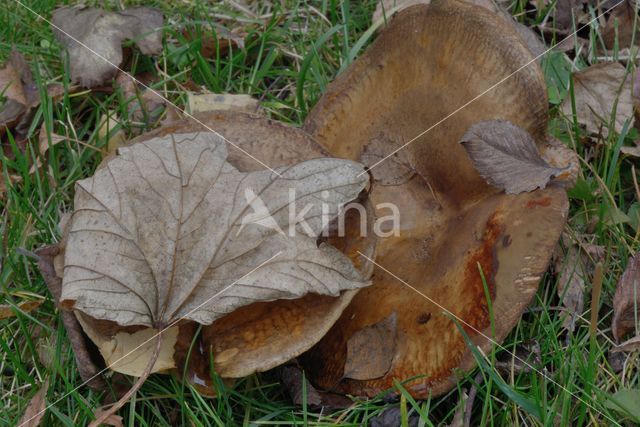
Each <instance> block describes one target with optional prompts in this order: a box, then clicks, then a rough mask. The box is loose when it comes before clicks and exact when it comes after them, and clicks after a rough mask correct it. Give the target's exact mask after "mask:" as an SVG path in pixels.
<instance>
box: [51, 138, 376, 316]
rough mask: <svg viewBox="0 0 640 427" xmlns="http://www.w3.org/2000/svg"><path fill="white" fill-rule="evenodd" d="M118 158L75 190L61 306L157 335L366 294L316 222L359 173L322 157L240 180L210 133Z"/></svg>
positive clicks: (351, 188)
mask: <svg viewBox="0 0 640 427" xmlns="http://www.w3.org/2000/svg"><path fill="white" fill-rule="evenodd" d="M119 151H120V155H119V156H118V157H115V158H113V159H111V160H109V161H107V162H106V164H105V165H104V166H103V167H102V168H99V169H98V170H97V171H96V173H95V175H94V176H93V177H91V178H88V179H85V180H82V181H79V182H78V183H77V186H76V196H75V211H74V214H73V217H72V219H71V224H70V231H69V239H68V243H67V249H66V253H65V270H64V278H63V289H62V300H63V302H64V303H66V305H67V306H71V305H73V307H74V308H75V309H78V310H81V311H83V312H85V313H86V314H89V315H90V316H92V317H94V318H97V319H105V320H111V321H114V322H117V323H118V324H120V325H145V326H150V327H156V328H157V327H161V326H165V325H168V324H170V323H171V322H173V321H175V320H177V319H180V318H183V317H185V318H188V319H191V320H195V321H197V322H199V323H203V324H209V323H211V322H213V321H214V320H215V319H217V318H220V317H222V316H224V315H225V314H228V313H230V312H232V311H234V310H235V309H236V308H239V307H241V306H245V305H248V304H250V303H252V302H256V301H270V300H275V299H291V298H299V297H302V296H304V295H305V294H307V293H310V292H311V293H316V294H324V295H333V296H336V295H338V294H339V293H340V292H341V291H342V290H345V289H355V288H360V287H362V286H365V285H367V282H366V281H364V280H363V279H362V278H361V276H360V274H359V273H358V271H357V270H356V269H355V268H354V266H353V265H352V264H351V262H350V261H349V259H348V258H347V257H346V256H345V255H343V254H342V253H340V252H339V251H338V250H336V249H335V248H333V247H331V246H329V245H326V244H322V245H320V246H319V247H318V246H317V244H316V239H317V236H318V235H319V234H320V232H321V231H322V229H323V228H324V226H325V225H326V222H325V221H326V219H327V218H326V217H328V218H329V219H330V218H333V217H335V216H336V215H337V214H338V213H339V209H340V207H341V206H342V205H343V204H345V203H346V202H349V201H350V200H353V199H354V198H355V197H356V196H357V195H358V194H359V193H360V191H361V190H362V189H363V188H364V187H365V185H366V184H367V182H368V177H367V176H366V174H363V173H362V172H363V170H364V169H363V167H362V166H361V165H360V164H358V163H355V162H351V161H347V160H339V159H330V158H320V159H315V160H310V161H306V162H302V163H299V164H296V165H293V166H288V167H283V168H279V169H278V170H279V175H278V174H276V173H274V172H272V171H268V170H266V171H259V172H251V173H242V172H239V171H238V170H237V169H236V168H235V167H233V166H232V165H231V164H230V163H228V162H227V161H226V158H227V146H226V145H225V143H223V141H222V140H221V139H220V138H219V137H218V136H216V135H214V134H212V133H194V134H173V135H168V136H166V137H159V138H154V139H151V140H148V141H144V142H140V143H138V144H134V145H132V146H131V147H127V148H122V149H120V150H119ZM291 192H294V193H295V195H296V197H295V200H293V201H291V200H290V193H291ZM292 212H293V213H294V215H291V213H292ZM261 214H265V215H264V216H261ZM266 214H269V215H266ZM323 217H325V218H323ZM323 220H324V221H323ZM305 221H306V222H305Z"/></svg>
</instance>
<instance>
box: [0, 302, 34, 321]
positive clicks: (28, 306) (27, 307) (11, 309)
mask: <svg viewBox="0 0 640 427" xmlns="http://www.w3.org/2000/svg"><path fill="white" fill-rule="evenodd" d="M41 305H42V300H34V301H22V302H21V303H19V304H17V309H18V310H19V311H21V312H23V313H29V312H30V311H32V310H34V309H36V308H38V307H40V306H41ZM15 310H16V307H15V306H13V305H10V304H0V320H2V319H8V318H9V317H14V316H15V315H16V311H15Z"/></svg>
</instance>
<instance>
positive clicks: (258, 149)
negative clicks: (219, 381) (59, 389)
mask: <svg viewBox="0 0 640 427" xmlns="http://www.w3.org/2000/svg"><path fill="white" fill-rule="evenodd" d="M196 117H197V118H198V119H199V120H200V121H201V122H203V123H205V124H206V125H207V126H209V127H210V128H212V129H215V130H216V131H217V132H219V133H220V134H222V135H224V136H225V138H227V139H228V140H229V141H231V142H232V143H233V144H235V145H236V146H238V147H240V148H242V150H245V151H246V152H247V153H249V154H251V155H252V156H254V157H255V158H257V159H259V160H260V161H262V162H264V163H265V164H267V165H269V166H270V167H272V168H276V167H279V166H284V165H289V164H292V163H296V162H301V161H304V160H309V159H313V158H318V157H327V156H328V154H327V152H326V151H324V150H323V149H322V148H321V147H320V146H319V145H318V144H317V143H316V142H315V141H314V140H313V138H311V137H310V136H309V135H308V134H307V133H305V132H304V131H302V130H300V129H296V128H292V127H290V126H286V125H284V124H282V123H279V122H276V121H272V120H268V119H266V118H264V117H263V116H259V115H250V114H245V113H239V112H232V111H219V112H209V113H203V114H199V115H196ZM197 131H205V132H206V130H203V129H202V126H201V125H200V124H198V123H197V122H195V121H193V120H191V119H188V120H182V121H179V122H175V123H172V124H170V125H167V126H164V127H162V128H160V129H157V130H155V131H152V132H149V133H146V134H144V135H141V136H140V137H138V138H135V139H133V140H132V141H131V144H134V143H137V142H141V141H145V140H149V139H151V138H155V137H161V136H164V135H168V134H171V133H191V132H197ZM227 160H228V161H229V162H230V163H231V164H233V165H234V166H235V167H237V168H238V169H240V170H241V171H245V172H246V171H254V170H262V169H264V166H263V165H260V164H259V163H258V162H257V161H255V160H253V159H251V158H250V157H249V156H247V154H245V153H243V152H242V151H240V150H238V149H236V148H233V147H232V146H230V147H229V157H228V159H227ZM354 226H357V224H356V223H355V222H354ZM374 247H375V240H374V239H372V238H368V239H361V238H360V237H359V236H353V238H352V239H349V240H348V244H347V245H346V246H345V247H344V248H340V249H341V250H343V252H344V253H345V254H347V255H348V256H349V257H350V258H351V259H352V260H353V261H354V264H355V265H356V267H358V268H359V269H360V271H361V272H362V274H363V276H365V277H368V276H370V275H371V272H372V271H373V268H372V267H371V266H370V265H367V263H363V262H362V260H361V259H359V257H358V255H357V251H366V252H367V253H369V254H370V255H373V250H374ZM356 293H357V291H345V292H343V293H342V295H341V296H339V297H331V296H319V295H315V294H308V295H306V296H305V297H303V298H300V299H295V300H276V301H271V302H259V303H254V304H251V305H247V306H244V307H242V308H240V309H238V310H237V311H235V312H233V313H231V314H229V315H227V316H225V317H223V318H220V319H218V320H216V321H215V322H214V323H212V324H211V325H208V326H203V327H202V336H201V342H200V343H201V345H196V346H195V347H194V349H193V350H192V355H191V357H192V359H191V361H190V362H189V367H190V368H194V369H195V372H194V371H193V370H191V369H190V371H191V375H192V379H194V380H196V382H197V383H198V382H199V383H200V384H202V383H203V382H205V383H206V382H207V379H208V378H210V375H209V373H208V372H207V369H208V367H209V366H210V365H209V355H210V354H213V356H214V366H215V369H216V372H217V373H218V374H219V375H221V376H222V377H226V378H236V377H242V376H246V375H249V374H252V373H254V372H260V371H265V370H267V369H271V368H273V367H275V366H277V365H280V364H282V363H284V362H286V361H288V360H290V359H292V358H294V357H296V356H298V355H299V354H300V353H302V352H304V351H306V350H308V349H309V348H310V347H311V346H312V345H313V344H315V343H317V342H318V340H320V338H321V337H322V336H323V335H324V334H325V333H326V332H327V331H328V329H329V328H330V327H331V325H333V323H334V322H335V321H336V320H337V319H338V317H339V316H340V314H341V313H342V311H343V310H344V308H345V307H346V306H347V305H348V304H349V302H350V301H351V299H352V298H353V296H354V295H355V294H356ZM81 320H82V322H83V326H84V327H85V329H86V330H87V331H88V333H90V336H91V338H92V340H93V341H94V342H100V343H106V344H105V347H108V353H104V352H103V356H104V357H105V358H111V359H114V360H115V359H117V357H120V356H122V355H124V354H127V353H128V352H129V351H131V350H133V348H134V347H135V346H137V345H138V344H139V343H140V338H137V339H136V338H135V337H134V338H129V334H131V333H134V332H137V333H138V334H140V328H124V327H121V326H118V325H117V324H115V323H114V322H108V321H104V320H103V321H96V320H93V319H91V318H88V316H81ZM191 323H193V322H183V323H182V324H181V325H180V330H179V332H178V331H177V328H178V327H174V328H173V329H174V330H175V331H174V332H173V334H174V335H175V336H173V338H172V339H173V341H171V340H166V342H169V343H170V345H171V346H173V345H174V344H175V348H176V354H175V355H174V354H173V352H165V353H161V356H163V354H166V355H167V356H165V357H172V356H173V357H174V358H175V359H176V360H175V361H173V360H160V361H159V362H156V365H157V366H161V367H164V368H166V367H171V366H172V365H176V366H178V367H179V368H183V367H184V366H183V365H184V363H185V357H186V356H185V355H186V353H187V352H188V351H189V347H190V345H191V340H192V338H193V335H194V333H195V330H196V328H195V325H192V324H191ZM118 333H120V334H121V335H120V336H118V338H117V339H116V340H114V337H116V335H117V334H118ZM176 340H177V342H176ZM118 345H120V346H121V347H122V348H116V347H117V346H118ZM125 347H126V348H125ZM209 349H211V350H212V352H211V353H210V352H209ZM149 351H151V347H149ZM114 354H115V355H116V356H113V355H114ZM117 355H119V356H117ZM136 359H142V363H135V364H134V363H122V364H121V366H122V372H123V373H127V374H132V375H135V372H137V371H139V370H140V369H143V368H144V366H146V364H147V360H148V359H147V358H145V357H141V356H139V355H136ZM181 365H182V366H181ZM113 369H114V370H118V369H119V366H118V365H116V366H114V367H113ZM182 372H183V371H182V369H179V373H180V374H182ZM194 375H195V376H197V378H196V377H194Z"/></svg>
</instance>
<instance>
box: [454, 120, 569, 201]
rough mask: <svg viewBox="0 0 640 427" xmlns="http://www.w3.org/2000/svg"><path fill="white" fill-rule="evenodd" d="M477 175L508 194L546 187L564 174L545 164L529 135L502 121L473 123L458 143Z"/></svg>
mask: <svg viewBox="0 0 640 427" xmlns="http://www.w3.org/2000/svg"><path fill="white" fill-rule="evenodd" d="M460 142H461V143H462V145H463V146H464V148H465V149H466V150H467V154H468V155H469V157H470V158H471V161H472V162H473V164H474V166H475V168H476V169H477V171H478V173H479V174H480V176H482V177H483V178H484V179H486V180H487V182H488V183H489V184H491V185H494V186H496V187H498V188H501V189H503V190H505V191H506V193H507V194H518V193H523V192H525V191H533V190H535V189H537V188H545V187H546V186H547V183H548V182H549V180H550V179H551V178H552V177H554V176H555V175H558V174H559V173H561V172H562V171H563V169H560V168H554V167H552V166H550V165H549V164H547V162H545V161H544V160H543V159H542V157H540V153H538V148H537V147H536V144H535V142H534V141H533V139H532V138H531V136H530V135H529V134H528V133H527V132H526V131H525V130H524V129H522V128H520V127H518V126H516V125H514V124H513V123H510V122H508V121H505V120H487V121H484V122H480V123H476V124H475V125H473V126H471V128H470V129H469V130H468V131H467V133H465V134H464V136H463V137H462V140H461V141H460Z"/></svg>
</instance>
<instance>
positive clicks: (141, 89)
mask: <svg viewBox="0 0 640 427" xmlns="http://www.w3.org/2000/svg"><path fill="white" fill-rule="evenodd" d="M153 80H154V79H153V78H152V77H150V75H148V74H147V75H143V76H137V77H136V80H133V79H132V78H131V77H129V75H128V74H125V73H120V74H119V75H118V77H117V78H116V81H115V85H116V86H117V87H118V88H119V89H120V90H122V97H123V98H124V100H123V103H124V104H125V105H126V106H127V113H128V118H129V120H130V121H131V125H132V127H133V128H134V131H133V133H134V134H136V135H137V134H140V133H142V132H143V131H145V130H149V129H151V128H154V127H156V126H157V125H158V124H160V119H161V117H162V115H163V113H164V111H165V109H166V104H165V100H164V99H163V98H162V97H161V96H159V94H158V93H157V92H156V91H153V90H149V89H147V87H149V86H151V85H153V84H154V82H153ZM140 81H143V82H144V85H142V84H139V83H138V82H140ZM145 86H146V87H145ZM116 148H117V147H116ZM110 152H111V151H110Z"/></svg>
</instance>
